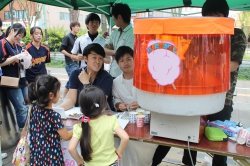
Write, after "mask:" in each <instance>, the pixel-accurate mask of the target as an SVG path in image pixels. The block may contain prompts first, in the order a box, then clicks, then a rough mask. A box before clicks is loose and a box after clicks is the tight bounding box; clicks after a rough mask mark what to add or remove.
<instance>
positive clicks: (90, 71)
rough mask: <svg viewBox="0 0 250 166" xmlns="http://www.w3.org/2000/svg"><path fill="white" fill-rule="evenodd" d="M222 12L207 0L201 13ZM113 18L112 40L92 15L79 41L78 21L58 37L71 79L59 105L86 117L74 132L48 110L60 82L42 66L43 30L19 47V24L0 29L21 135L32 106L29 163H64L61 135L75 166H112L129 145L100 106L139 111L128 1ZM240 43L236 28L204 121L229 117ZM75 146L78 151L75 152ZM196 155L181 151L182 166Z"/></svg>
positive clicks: (221, 164)
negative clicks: (218, 96) (220, 94)
mask: <svg viewBox="0 0 250 166" xmlns="http://www.w3.org/2000/svg"><path fill="white" fill-rule="evenodd" d="M228 12H229V7H228V5H227V2H226V0H207V1H206V2H205V3H204V5H203V7H202V16H215V17H228ZM111 15H112V18H113V21H114V23H115V25H116V26H117V27H118V29H117V30H115V31H113V32H112V33H111V34H110V35H109V34H108V33H106V32H105V33H104V34H103V36H101V35H100V34H99V33H98V29H99V27H100V24H101V20H100V17H99V16H98V15H97V14H95V13H90V14H89V15H88V16H87V17H86V19H85V25H86V27H87V29H88V31H87V33H86V34H84V35H82V36H80V37H77V33H78V32H79V30H80V23H79V22H72V23H71V24H70V30H71V31H70V33H69V34H67V35H66V36H65V37H64V38H63V40H62V44H61V47H60V52H61V53H63V54H64V56H65V69H66V71H67V74H68V76H69V80H68V82H67V84H66V86H65V90H64V92H63V94H62V98H65V100H64V101H63V103H62V104H61V105H60V106H59V107H62V108H64V110H68V109H71V108H72V107H74V106H79V107H80V109H81V112H82V113H83V114H84V117H83V119H82V122H81V123H79V124H76V125H75V126H74V127H73V131H67V130H66V128H65V127H64V124H63V123H62V120H61V117H60V114H58V113H56V112H55V111H53V109H52V104H53V103H56V102H57V101H58V100H59V97H60V86H61V84H60V82H59V81H58V79H57V78H55V77H53V76H50V75H47V70H46V63H50V51H49V49H48V48H47V47H46V46H45V45H43V44H42V43H41V40H42V37H43V31H42V29H41V28H40V27H37V26H35V27H32V28H31V29H30V35H31V37H32V41H30V43H29V44H28V45H27V46H26V48H25V50H23V49H22V47H21V46H20V45H19V44H18V43H20V41H21V40H22V38H23V37H25V35H26V30H25V28H24V27H23V26H22V25H21V24H19V23H15V24H13V25H12V26H10V27H9V28H8V29H7V30H6V32H5V33H3V32H2V31H0V38H1V40H0V46H1V49H0V66H1V68H2V75H3V76H9V77H19V78H20V80H19V86H18V88H10V87H4V88H2V89H3V90H4V93H6V97H8V99H9V100H10V101H11V103H12V105H13V107H14V109H15V113H16V119H17V123H18V126H19V128H20V130H22V128H23V127H24V124H25V122H26V118H27V114H28V104H32V106H33V107H32V111H31V114H30V162H31V163H30V164H31V165H50V164H52V165H63V164H64V161H63V155H62V151H61V148H60V138H62V139H64V140H70V144H69V147H68V150H69V152H70V154H71V156H72V157H73V158H74V160H75V161H76V162H77V163H78V165H82V164H83V163H84V164H85V165H86V166H87V165H110V166H117V165H118V160H119V159H122V153H123V151H124V150H125V148H126V147H127V146H128V145H129V136H128V134H127V133H126V132H125V131H124V130H123V129H122V128H121V127H120V125H119V123H118V121H117V119H116V118H115V117H108V116H104V115H102V113H103V111H104V110H105V109H109V110H113V111H115V110H116V111H126V110H127V109H128V108H129V109H130V110H136V109H137V108H139V104H138V103H137V97H136V90H135V87H134V86H133V73H134V53H133V49H134V34H133V27H132V25H131V24H130V19H131V10H130V8H129V6H128V5H127V4H123V3H118V4H115V6H113V7H112V13H111ZM0 26H1V25H0ZM245 43H246V37H245V35H244V33H243V31H242V30H240V29H235V34H234V35H233V36H232V40H231V65H230V71H231V88H230V90H229V91H228V93H227V97H226V100H225V106H224V108H223V110H221V111H220V112H218V113H216V114H213V115H209V116H208V118H209V119H210V120H226V119H227V120H229V119H230V117H231V113H232V111H233V107H232V98H233V91H234V89H235V86H236V82H237V75H238V69H239V65H240V64H241V62H242V58H243V54H244V51H245V47H246V46H245ZM29 54H30V55H31V56H32V62H31V65H30V68H28V69H26V70H25V69H24V67H23V65H22V63H21V62H22V59H23V58H24V57H25V56H27V55H29ZM110 57H111V58H110ZM110 60H111V61H110ZM104 62H106V63H109V62H110V63H111V67H110V70H109V72H107V71H106V70H104V68H103V65H104ZM24 70H25V75H23V74H21V73H22V71H24ZM67 93H68V94H67ZM113 132H116V134H117V135H118V136H119V137H120V138H121V142H120V146H119V147H118V148H117V149H115V147H114V143H113V142H114V136H113ZM100 140H102V141H101V142H100ZM78 143H80V147H81V154H78V152H77V150H76V146H77V145H78ZM133 146H136V145H135V144H134V145H133ZM47 149H48V150H47ZM169 149H170V147H166V146H161V145H160V146H158V148H157V149H156V151H155V154H154V156H152V166H156V165H158V164H160V163H161V161H162V159H163V158H164V157H165V155H166V154H167V153H168V151H169ZM134 150H135V151H136V150H137V149H136V148H134ZM41 152H43V153H41ZM44 153H45V154H46V155H44ZM196 154H197V152H195V151H191V156H192V157H191V158H190V156H189V153H188V151H186V150H184V156H183V160H182V161H183V163H184V164H186V165H192V164H193V165H195V164H196ZM51 156H52V157H51ZM226 159H227V158H226V157H224V156H219V155H214V158H213V166H226V165H227V164H226Z"/></svg>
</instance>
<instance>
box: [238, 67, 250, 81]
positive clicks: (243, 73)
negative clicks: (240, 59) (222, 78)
mask: <svg viewBox="0 0 250 166" xmlns="http://www.w3.org/2000/svg"><path fill="white" fill-rule="evenodd" d="M238 79H239V80H250V67H246V68H240V70H239V75H238Z"/></svg>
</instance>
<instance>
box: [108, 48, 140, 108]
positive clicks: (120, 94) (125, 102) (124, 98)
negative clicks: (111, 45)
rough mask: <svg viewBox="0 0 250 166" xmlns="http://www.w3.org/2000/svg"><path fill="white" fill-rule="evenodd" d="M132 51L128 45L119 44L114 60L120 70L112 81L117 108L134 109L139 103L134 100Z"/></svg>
mask: <svg viewBox="0 0 250 166" xmlns="http://www.w3.org/2000/svg"><path fill="white" fill-rule="evenodd" d="M133 57H134V51H133V50H132V49H131V48H130V47H129V46H121V47H119V48H118V49H117V51H116V54H115V60H116V62H117V64H118V65H119V67H120V69H121V70H122V74H121V75H119V76H118V77H116V79H114V82H113V87H112V94H113V97H114V105H115V107H116V109H117V110H120V111H126V110H127V108H128V109H130V110H136V109H137V108H138V107H139V105H138V103H137V100H136V93H135V87H134V86H133V76H134V59H133Z"/></svg>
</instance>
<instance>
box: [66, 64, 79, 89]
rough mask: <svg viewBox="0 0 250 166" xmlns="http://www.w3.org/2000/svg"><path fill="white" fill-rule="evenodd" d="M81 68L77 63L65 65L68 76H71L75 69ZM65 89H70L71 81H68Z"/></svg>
mask: <svg viewBox="0 0 250 166" xmlns="http://www.w3.org/2000/svg"><path fill="white" fill-rule="evenodd" d="M78 68H79V66H78V64H77V63H75V62H74V63H69V64H66V65H65V69H66V72H67V74H68V76H70V74H71V72H72V71H74V70H75V69H78ZM65 88H67V89H69V80H68V81H67V83H66V85H65Z"/></svg>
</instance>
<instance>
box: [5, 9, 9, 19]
mask: <svg viewBox="0 0 250 166" xmlns="http://www.w3.org/2000/svg"><path fill="white" fill-rule="evenodd" d="M4 19H5V20H10V12H9V11H7V12H6V11H5V12H4Z"/></svg>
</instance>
